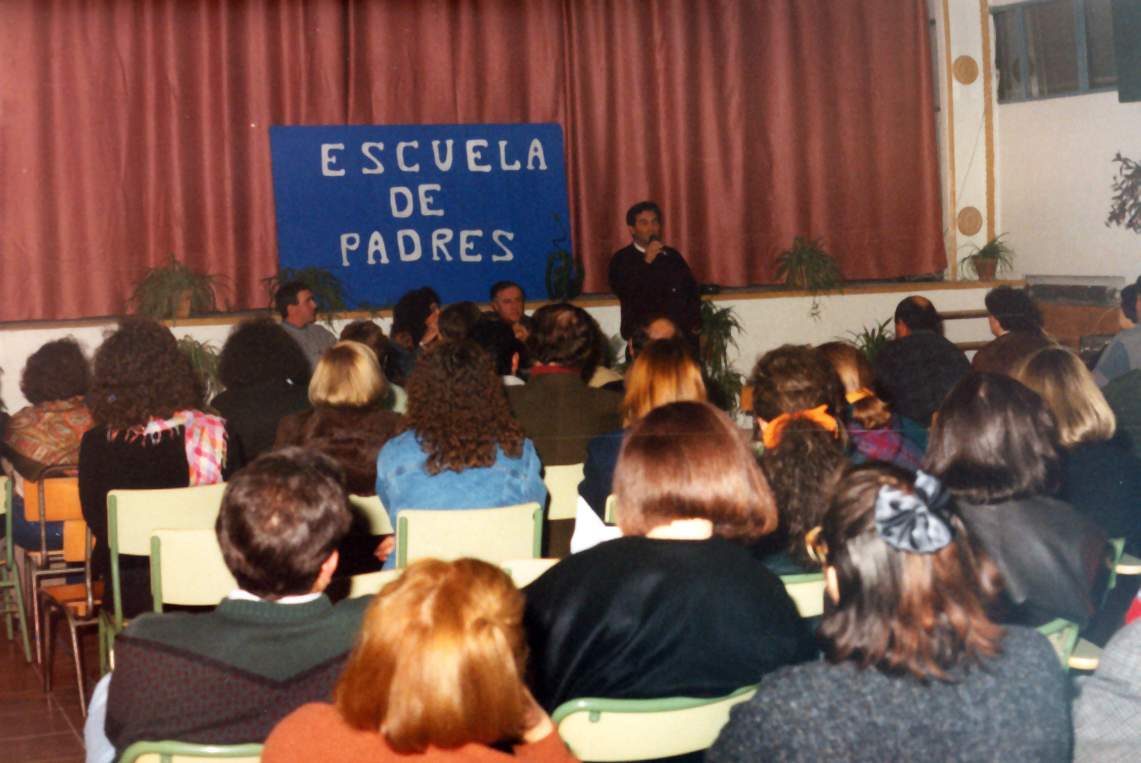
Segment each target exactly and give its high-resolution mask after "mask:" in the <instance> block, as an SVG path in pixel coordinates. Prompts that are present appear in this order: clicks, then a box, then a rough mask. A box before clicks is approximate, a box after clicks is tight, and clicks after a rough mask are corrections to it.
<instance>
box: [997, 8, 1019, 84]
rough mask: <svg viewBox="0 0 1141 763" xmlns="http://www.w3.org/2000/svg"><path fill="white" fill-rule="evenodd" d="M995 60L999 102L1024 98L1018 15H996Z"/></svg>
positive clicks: (1007, 12)
mask: <svg viewBox="0 0 1141 763" xmlns="http://www.w3.org/2000/svg"><path fill="white" fill-rule="evenodd" d="M994 32H995V40H994V59H995V62H996V65H997V67H998V102H999V103H1005V102H1006V101H1017V100H1021V98H1022V62H1021V61H1020V60H1019V57H1018V13H1017V12H1016V11H1001V12H999V13H995V14H994Z"/></svg>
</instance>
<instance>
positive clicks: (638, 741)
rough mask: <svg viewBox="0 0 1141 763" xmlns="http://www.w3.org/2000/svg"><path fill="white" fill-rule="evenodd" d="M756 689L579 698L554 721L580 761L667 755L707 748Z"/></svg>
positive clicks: (563, 707)
mask: <svg viewBox="0 0 1141 763" xmlns="http://www.w3.org/2000/svg"><path fill="white" fill-rule="evenodd" d="M756 692H757V687H756V686H746V687H744V688H742V689H738V690H737V691H735V692H733V693H732V694H730V695H728V696H726V697H716V698H713V699H694V698H690V697H666V698H664V699H574V700H571V701H570V702H565V703H563V704H562V705H559V706H558V707H557V708H555V712H553V713H551V720H552V721H554V724H555V726H556V728H558V730H559V736H560V737H562V740H563V742H565V743H566V745H567V748H568V749H570V751H571V752H572V753H573V754H574V755H575V757H577V758H578V759H579V760H593V761H600V762H609V761H628V760H651V759H654V758H667V757H671V756H674V755H684V754H686V753H691V752H697V751H699V750H704V749H706V748H708V747H709V746H710V745H712V744H713V742H714V741H716V740H717V735H718V734H720V733H721V728H722V727H723V726H724V725H725V723H726V722H727V721H728V720H729V710H730V709H731V708H732V707H733V706H734V705H738V704H740V703H742V702H748V701H749V700H750V699H752V697H753V695H754V694H756Z"/></svg>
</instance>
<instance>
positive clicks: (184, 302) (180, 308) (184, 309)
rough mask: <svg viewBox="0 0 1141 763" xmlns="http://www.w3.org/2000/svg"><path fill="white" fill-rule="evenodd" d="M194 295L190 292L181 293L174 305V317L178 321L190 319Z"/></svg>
mask: <svg viewBox="0 0 1141 763" xmlns="http://www.w3.org/2000/svg"><path fill="white" fill-rule="evenodd" d="M193 297H194V295H193V294H192V293H191V292H189V291H184V292H181V293H179V295H178V299H177V301H176V302H175V303H174V304H175V307H174V317H175V319H176V320H180V321H182V320H186V319H187V318H189V317H190V303H191V302H192V301H193Z"/></svg>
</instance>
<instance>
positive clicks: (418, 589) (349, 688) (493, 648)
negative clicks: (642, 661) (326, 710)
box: [333, 559, 530, 755]
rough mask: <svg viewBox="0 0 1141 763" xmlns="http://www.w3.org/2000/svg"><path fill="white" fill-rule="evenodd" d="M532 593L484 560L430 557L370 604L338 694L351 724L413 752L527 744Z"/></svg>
mask: <svg viewBox="0 0 1141 763" xmlns="http://www.w3.org/2000/svg"><path fill="white" fill-rule="evenodd" d="M526 661H527V647H526V641H525V639H524V634H523V594H522V593H520V592H519V590H518V589H517V588H516V587H515V585H514V584H513V583H512V582H511V578H509V577H508V576H507V574H506V573H505V572H503V571H502V570H501V569H499V568H498V567H496V566H494V565H491V564H488V563H487V562H483V561H479V560H478V559H460V560H458V561H455V562H442V561H440V560H438V559H423V560H421V561H418V562H415V563H413V564H412V565H410V566H409V567H408V569H407V570H405V572H404V574H403V575H401V576H400V577H399V578H398V579H396V580H394V581H393V582H391V583H389V584H388V585H386V586H385V587H384V588H383V589H382V590H381V592H380V593H379V594H377V596H376V598H375V599H374V600H373V602H372V604H371V605H369V608H368V610H367V611H366V612H365V615H364V620H363V622H362V624H361V632H360V636H359V637H358V638H357V644H356V647H355V648H354V649H353V653H352V654H351V655H350V656H349V659H348V661H347V662H346V663H345V668H344V670H343V671H342V672H341V677H340V679H339V680H338V682H337V686H336V689H335V690H334V692H333V703H334V704H335V705H336V707H337V710H338V711H339V712H340V714H341V717H342V718H344V719H345V722H347V723H348V724H349V725H350V726H352V727H354V728H357V729H360V730H362V731H379V732H380V733H381V734H383V735H384V738H385V739H386V740H387V742H388V744H389V746H390V747H392V749H393V750H394V751H396V752H398V753H401V754H404V755H410V754H414V753H422V752H424V751H425V750H426V749H427V748H428V746H429V745H431V746H434V747H439V748H443V749H455V748H457V747H462V746H463V745H465V744H470V743H475V744H483V745H491V744H495V743H498V742H517V741H519V740H520V739H522V736H523V731H524V730H525V727H526V717H527V712H528V709H529V707H530V700H529V698H528V695H527V690H526V688H525V687H524V684H523V672H524V669H525V666H526Z"/></svg>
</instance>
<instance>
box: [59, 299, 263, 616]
mask: <svg viewBox="0 0 1141 763" xmlns="http://www.w3.org/2000/svg"><path fill="white" fill-rule="evenodd" d="M87 400H88V404H89V405H90V407H91V415H92V418H94V420H95V426H93V427H92V428H91V429H89V430H87V433H86V434H85V435H83V441H82V442H81V443H80V447H79V501H80V504H81V505H82V508H83V518H84V519H85V520H86V521H87V525H88V527H90V528H91V534H92V535H93V536H94V537H95V541H96V545H95V552H94V554H93V557H92V566H93V571H94V573H95V575H96V577H97V578H99V579H102V580H104V581H105V582H106V583H107V584H108V585H109V584H110V579H109V572H110V568H111V555H110V552H109V550H108V545H107V543H108V538H107V493H108V492H110V491H111V490H151V489H158V488H172V487H188V486H192V485H212V484H214V483H217V482H223V481H225V480H226V478H227V477H229V475H230V474H231V473H232V472H233V471H235V470H236V469H237V468H238V467H239V466H241V462H242V456H241V444H240V443H236V442H235V439H236V438H233V437H231V436H230V435H229V434H228V433H227V431H226V426H225V422H224V421H223V420H222V419H221V418H219V417H218V416H214V415H211V414H207V413H203V412H202V411H201V410H199V407H200V406H201V405H202V400H201V397H200V393H199V388H198V384H197V382H196V380H195V378H194V372H193V371H192V370H191V368H190V362H189V361H188V360H187V358H186V356H184V355H183V354H182V353H181V352H179V349H178V342H176V341H175V339H174V334H172V333H170V329H168V328H166V327H165V326H163V325H161V324H159V323H157V322H155V321H153V320H150V319H146V318H138V317H131V318H124V319H123V321H122V322H121V323H120V324H119V328H118V329H117V330H116V331H115V332H114V333H113V334H111V335H110V336H108V337H107V338H106V339H105V340H104V341H103V344H102V345H100V346H99V349H98V350H96V351H95V373H94V377H93V379H92V382H91V392H90V393H89V394H88V397H87ZM119 569H120V576H119V579H120V590H121V591H122V595H123V610H124V613H125V614H126V616H128V617H132V616H134V615H136V614H139V613H141V612H145V611H147V610H149V609H151V608H152V603H151V592H150V571H149V563H148V560H147V559H146V558H145V557H130V556H125V557H120V560H119ZM104 602H105V605H107V606H110V604H111V597H109V596H108V597H105V598H104Z"/></svg>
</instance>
